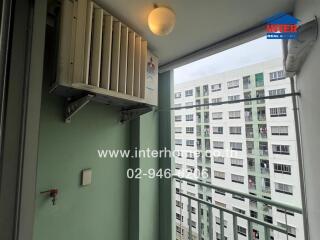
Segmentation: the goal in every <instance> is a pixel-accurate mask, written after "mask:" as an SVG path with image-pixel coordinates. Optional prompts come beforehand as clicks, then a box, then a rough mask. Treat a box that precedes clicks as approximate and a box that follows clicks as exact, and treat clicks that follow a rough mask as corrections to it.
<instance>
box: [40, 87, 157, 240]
mask: <svg viewBox="0 0 320 240" xmlns="http://www.w3.org/2000/svg"><path fill="white" fill-rule="evenodd" d="M45 82H47V81H45ZM44 85H45V86H44V90H43V98H42V109H41V120H40V137H39V154H38V169H37V192H36V218H35V227H34V239H35V240H44V239H45V240H57V239H58V240H71V239H77V240H88V239H92V240H102V239H103V240H105V239H117V240H122V239H123V240H127V239H128V224H129V223H128V217H129V212H128V209H129V205H128V203H129V180H128V179H127V178H126V170H127V168H128V166H129V160H128V159H99V158H98V155H97V149H98V148H108V149H128V148H129V144H130V142H129V140H130V139H129V136H130V131H129V130H130V129H129V127H130V126H129V124H120V123H119V121H118V120H119V111H118V110H117V109H114V108H111V107H108V106H106V105H103V104H98V103H89V105H87V106H86V107H85V108H83V109H82V110H81V111H80V112H79V113H78V114H77V115H76V116H75V117H74V119H73V120H72V122H71V123H70V124H66V123H64V121H63V118H62V116H63V110H64V100H63V98H61V97H57V96H53V95H49V94H48V90H49V89H48V83H44ZM85 168H92V172H93V177H92V181H93V182H92V184H91V185H89V186H86V187H81V186H80V172H81V170H82V169H85ZM50 188H58V189H59V195H58V199H57V204H56V205H55V206H52V205H51V201H50V200H48V199H47V198H46V197H44V196H41V195H40V194H39V192H40V191H43V190H47V189H50ZM152 194H153V193H152ZM150 231H151V230H150ZM152 232H153V231H152ZM150 239H151V238H150Z"/></svg>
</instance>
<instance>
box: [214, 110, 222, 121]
mask: <svg viewBox="0 0 320 240" xmlns="http://www.w3.org/2000/svg"><path fill="white" fill-rule="evenodd" d="M222 116H223V113H222V112H213V113H212V120H219V119H222Z"/></svg>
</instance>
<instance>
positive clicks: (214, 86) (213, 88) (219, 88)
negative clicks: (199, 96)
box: [211, 83, 221, 92]
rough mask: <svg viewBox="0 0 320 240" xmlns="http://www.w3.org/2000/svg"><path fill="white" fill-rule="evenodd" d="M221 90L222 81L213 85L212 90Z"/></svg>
mask: <svg viewBox="0 0 320 240" xmlns="http://www.w3.org/2000/svg"><path fill="white" fill-rule="evenodd" d="M217 91H221V83H218V84H213V85H211V92H217Z"/></svg>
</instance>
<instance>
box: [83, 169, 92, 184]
mask: <svg viewBox="0 0 320 240" xmlns="http://www.w3.org/2000/svg"><path fill="white" fill-rule="evenodd" d="M81 175H82V176H81V185H82V186H87V185H90V184H91V179H92V170H91V169H84V170H82V174H81Z"/></svg>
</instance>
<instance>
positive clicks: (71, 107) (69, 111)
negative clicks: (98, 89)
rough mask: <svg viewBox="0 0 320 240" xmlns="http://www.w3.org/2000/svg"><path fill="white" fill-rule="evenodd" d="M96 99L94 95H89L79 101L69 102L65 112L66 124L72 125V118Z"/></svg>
mask: <svg viewBox="0 0 320 240" xmlns="http://www.w3.org/2000/svg"><path fill="white" fill-rule="evenodd" d="M92 98H94V95H93V94H87V95H86V96H83V97H80V98H78V99H77V100H74V101H70V102H68V105H67V107H66V110H65V122H66V123H70V122H71V118H72V117H73V116H74V115H75V114H76V113H77V112H78V111H80V109H81V108H83V107H84V106H85V105H87V104H88V103H89V102H90V101H91V99H92Z"/></svg>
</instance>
